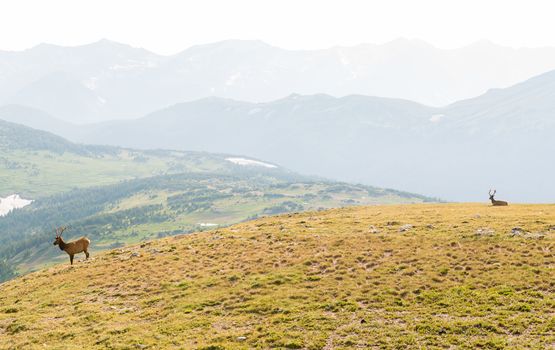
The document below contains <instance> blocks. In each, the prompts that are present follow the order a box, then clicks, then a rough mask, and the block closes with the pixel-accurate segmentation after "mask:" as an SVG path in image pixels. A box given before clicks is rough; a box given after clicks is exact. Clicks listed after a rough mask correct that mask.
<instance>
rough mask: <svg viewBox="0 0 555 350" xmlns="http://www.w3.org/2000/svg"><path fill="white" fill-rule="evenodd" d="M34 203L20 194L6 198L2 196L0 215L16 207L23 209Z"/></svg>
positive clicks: (0, 198) (0, 199)
mask: <svg viewBox="0 0 555 350" xmlns="http://www.w3.org/2000/svg"><path fill="white" fill-rule="evenodd" d="M31 203H33V201H32V200H28V199H23V198H21V197H20V196H19V195H18V194H12V195H11V196H7V197H6V198H2V197H0V216H6V215H8V213H10V212H11V211H12V210H14V209H21V208H23V207H26V206H28V205H29V204H31Z"/></svg>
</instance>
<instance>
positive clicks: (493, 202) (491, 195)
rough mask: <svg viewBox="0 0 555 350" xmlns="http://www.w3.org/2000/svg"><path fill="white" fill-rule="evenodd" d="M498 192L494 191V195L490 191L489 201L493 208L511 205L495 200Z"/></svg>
mask: <svg viewBox="0 0 555 350" xmlns="http://www.w3.org/2000/svg"><path fill="white" fill-rule="evenodd" d="M496 192H497V190H493V193H491V190H489V200H490V201H491V204H492V205H493V206H496V207H497V206H505V205H509V203H507V202H505V201H498V200H495V199H494V198H493V196H495V193H496Z"/></svg>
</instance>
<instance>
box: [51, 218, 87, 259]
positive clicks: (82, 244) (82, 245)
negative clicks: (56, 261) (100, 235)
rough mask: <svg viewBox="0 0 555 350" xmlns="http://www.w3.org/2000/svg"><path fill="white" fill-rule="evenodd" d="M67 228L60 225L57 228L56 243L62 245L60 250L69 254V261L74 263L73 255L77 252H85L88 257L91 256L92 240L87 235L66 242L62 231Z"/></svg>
mask: <svg viewBox="0 0 555 350" xmlns="http://www.w3.org/2000/svg"><path fill="white" fill-rule="evenodd" d="M65 230H67V226H62V227H58V228H57V229H56V240H54V245H57V246H59V247H60V250H63V251H65V252H66V253H67V254H68V255H69V261H70V262H71V265H73V257H74V256H75V254H79V253H83V252H84V253H85V256H86V259H88V258H89V244H91V241H90V240H89V239H88V238H87V237H81V238H79V239H78V240H76V241H73V242H68V243H66V242H64V240H63V238H62V233H64V231H65Z"/></svg>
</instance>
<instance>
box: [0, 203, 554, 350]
mask: <svg viewBox="0 0 555 350" xmlns="http://www.w3.org/2000/svg"><path fill="white" fill-rule="evenodd" d="M406 225H412V227H410V226H406ZM515 227H520V228H521V229H520V230H513V228H515ZM53 249H54V248H53ZM92 254H93V255H92V257H93V260H91V261H89V262H78V263H77V264H76V265H75V266H74V267H70V266H68V264H61V265H58V266H55V267H51V268H48V269H45V270H42V271H39V272H36V273H33V274H29V275H27V276H24V277H21V278H18V279H16V280H14V281H10V282H7V283H5V284H3V285H1V286H0V348H2V349H10V348H13V349H27V348H28V349H45V348H47V349H106V348H108V349H143V348H152V349H158V348H169V349H196V348H198V349H248V348H264V349H265V348H289V349H297V348H298V349H301V348H302V349H304V348H306V349H349V348H363V349H367V348H392V349H393V348H468V349H476V348H486V349H502V348H536V349H546V348H554V347H555V298H554V296H555V293H554V292H555V270H554V267H555V206H554V205H511V206H509V207H504V208H498V207H496V208H494V207H491V206H488V205H486V204H443V205H426V204H420V205H403V206H373V207H355V208H347V209H337V210H330V211H325V212H310V213H303V214H297V215H284V216H278V217H271V218H264V219H260V220H257V221H252V222H248V223H244V224H240V225H236V226H233V227H230V228H227V229H218V230H215V231H210V232H204V233H199V234H191V235H185V236H178V237H173V238H167V239H162V240H158V241H152V242H149V243H146V244H142V245H138V246H132V247H128V248H124V249H118V250H114V251H110V252H107V253H103V254H99V255H96V256H95V254H94V252H92Z"/></svg>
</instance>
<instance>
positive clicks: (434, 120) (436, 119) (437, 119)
mask: <svg viewBox="0 0 555 350" xmlns="http://www.w3.org/2000/svg"><path fill="white" fill-rule="evenodd" d="M443 117H445V114H434V115H432V116H431V117H430V121H431V122H432V123H438V122H440V121H441V119H442V118H443Z"/></svg>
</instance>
